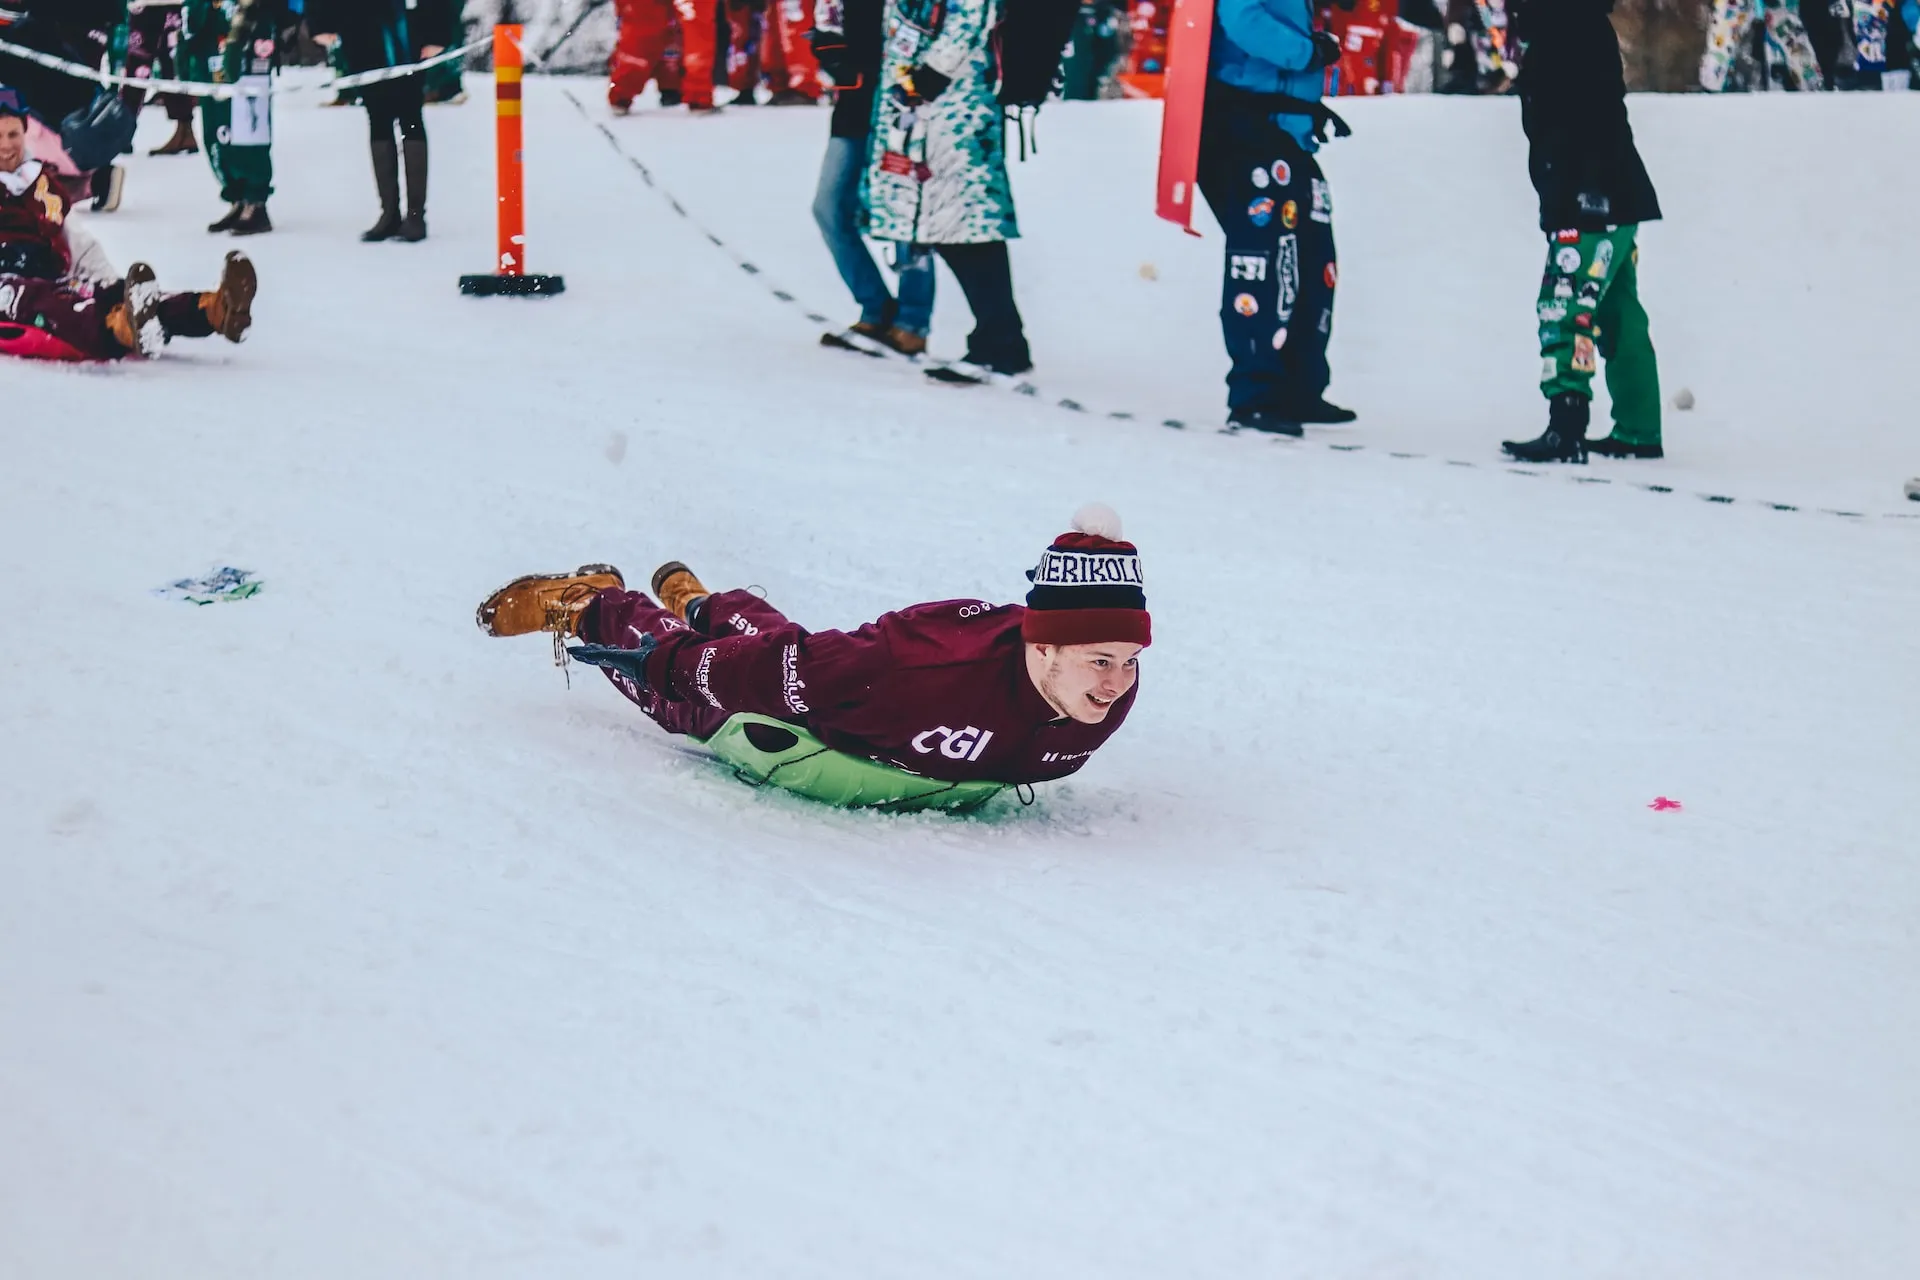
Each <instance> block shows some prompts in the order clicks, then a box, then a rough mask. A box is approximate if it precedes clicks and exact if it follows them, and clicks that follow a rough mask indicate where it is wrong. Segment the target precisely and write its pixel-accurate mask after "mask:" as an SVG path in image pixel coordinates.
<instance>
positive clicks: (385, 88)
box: [360, 75, 427, 142]
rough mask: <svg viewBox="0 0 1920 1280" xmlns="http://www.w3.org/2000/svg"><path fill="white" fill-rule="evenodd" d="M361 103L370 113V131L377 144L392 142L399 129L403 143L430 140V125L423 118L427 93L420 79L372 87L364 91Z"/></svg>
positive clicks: (382, 82)
mask: <svg viewBox="0 0 1920 1280" xmlns="http://www.w3.org/2000/svg"><path fill="white" fill-rule="evenodd" d="M360 101H361V103H362V105H364V106H365V107H366V109H367V128H368V131H369V133H370V135H371V137H372V140H373V141H375V142H392V141H393V131H394V130H395V128H398V129H399V130H400V137H401V139H402V140H403V141H404V140H405V139H408V138H424V137H426V136H427V126H426V122H425V121H423V120H422V119H421V118H420V111H421V109H422V107H423V106H424V105H425V103H426V91H425V90H424V89H423V88H422V87H421V83H420V77H419V76H417V75H413V76H408V77H406V78H405V79H404V80H383V81H381V82H379V83H377V84H370V85H368V86H367V87H366V88H364V89H362V90H360Z"/></svg>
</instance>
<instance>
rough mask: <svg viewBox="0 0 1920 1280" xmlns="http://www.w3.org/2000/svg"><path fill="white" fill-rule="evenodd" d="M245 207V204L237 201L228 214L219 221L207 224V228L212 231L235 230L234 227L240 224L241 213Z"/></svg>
mask: <svg viewBox="0 0 1920 1280" xmlns="http://www.w3.org/2000/svg"><path fill="white" fill-rule="evenodd" d="M243 208H244V206H243V205H241V204H239V203H238V202H235V204H234V206H233V208H231V209H229V210H227V216H226V217H224V218H222V219H220V221H218V222H213V223H209V224H208V225H207V230H209V231H212V232H221V231H231V230H233V229H234V227H235V226H236V225H238V224H239V222H240V213H241V210H242V209H243Z"/></svg>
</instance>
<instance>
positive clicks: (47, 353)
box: [0, 87, 257, 360]
mask: <svg viewBox="0 0 1920 1280" xmlns="http://www.w3.org/2000/svg"><path fill="white" fill-rule="evenodd" d="M68 212H69V209H68V205H67V199H66V196H65V194H64V193H63V192H62V190H61V188H60V185H59V183H58V181H57V180H56V179H55V177H54V175H53V174H51V173H50V172H48V171H47V170H46V169H45V168H44V167H43V166H42V165H41V164H40V162H39V161H37V160H34V159H31V158H30V157H29V156H28V154H27V119H26V108H25V106H24V104H22V102H21V100H20V97H19V95H18V94H17V93H16V92H15V91H14V90H12V89H8V88H5V87H0V352H5V353H8V354H12V355H24V356H34V357H39V358H42V359H56V360H117V359H119V358H121V357H122V356H127V355H132V354H135V353H138V354H140V355H143V356H148V357H151V356H155V355H158V354H159V353H160V348H161V346H162V345H163V344H164V343H165V342H166V341H167V340H168V339H170V338H205V337H210V336H212V335H213V334H216V333H217V334H219V335H221V336H222V337H224V338H226V339H227V340H228V341H229V342H238V341H240V340H241V339H242V338H243V337H245V336H246V333H247V329H248V328H249V327H250V326H251V325H252V323H253V317H252V305H253V295H254V291H255V288H256V285H257V282H256V280H255V277H254V270H253V264H252V263H251V262H249V261H247V257H246V255H245V254H242V253H229V254H228V255H227V264H226V268H225V270H224V271H222V272H221V276H220V284H219V287H218V288H216V289H214V290H213V291H211V292H208V293H162V292H160V288H159V286H158V285H157V284H156V283H155V277H154V272H153V268H152V267H150V266H148V265H147V264H146V263H144V262H136V263H134V264H133V265H132V266H131V267H129V268H128V269H127V274H126V276H125V277H124V278H122V277H121V276H120V275H119V273H118V272H116V271H115V270H114V269H113V266H112V264H110V263H109V262H108V261H107V257H106V254H105V253H103V252H102V251H101V249H100V246H99V244H98V243H97V242H96V241H95V240H94V239H93V237H92V236H90V235H88V234H87V233H86V232H85V231H84V230H82V229H81V228H80V227H78V226H76V225H73V224H71V223H69V222H68V221H67V214H68Z"/></svg>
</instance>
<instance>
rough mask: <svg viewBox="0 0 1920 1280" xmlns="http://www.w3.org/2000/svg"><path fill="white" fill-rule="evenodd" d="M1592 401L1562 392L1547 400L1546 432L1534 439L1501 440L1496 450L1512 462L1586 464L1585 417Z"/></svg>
mask: <svg viewBox="0 0 1920 1280" xmlns="http://www.w3.org/2000/svg"><path fill="white" fill-rule="evenodd" d="M1592 407H1593V406H1592V402H1591V401H1589V400H1588V399H1587V397H1585V396H1583V395H1581V394H1580V393H1579V392H1577V391H1562V392H1561V393H1560V394H1559V395H1557V396H1555V397H1554V398H1553V399H1551V400H1549V401H1547V430H1546V433H1545V434H1544V435H1542V436H1540V438H1539V439H1537V440H1525V441H1517V442H1516V441H1513V440H1503V441H1501V443H1500V447H1501V448H1502V449H1505V450H1506V451H1507V455H1508V456H1509V457H1511V458H1513V459H1514V460H1515V461H1516V462H1577V463H1580V464H1581V465H1583V466H1584V465H1585V464H1586V461H1587V415H1588V411H1589V410H1590V409H1591V408H1592Z"/></svg>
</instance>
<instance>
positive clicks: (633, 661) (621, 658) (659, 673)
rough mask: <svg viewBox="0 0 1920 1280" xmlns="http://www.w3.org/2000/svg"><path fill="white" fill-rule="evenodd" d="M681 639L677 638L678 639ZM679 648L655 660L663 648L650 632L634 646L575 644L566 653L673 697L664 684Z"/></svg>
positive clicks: (643, 686) (640, 686) (644, 688)
mask: <svg viewBox="0 0 1920 1280" xmlns="http://www.w3.org/2000/svg"><path fill="white" fill-rule="evenodd" d="M684 634H687V635H691V634H692V633H691V632H688V633H684ZM678 638H679V637H675V639H678ZM678 647H679V646H678V645H674V646H670V647H669V648H668V649H667V650H666V652H665V653H664V654H662V655H661V656H662V658H663V659H664V661H655V654H656V653H659V652H660V649H661V645H660V637H659V636H656V635H654V634H653V633H652V632H648V633H647V634H646V635H643V636H641V637H640V643H639V645H637V646H636V647H634V648H632V649H623V648H619V647H617V646H614V645H610V644H575V645H568V646H567V655H568V656H569V657H571V658H572V659H573V660H574V661H576V662H584V663H586V664H587V665H588V666H590V667H601V668H604V669H606V670H608V671H616V672H618V673H619V674H621V675H623V676H625V677H626V678H627V679H629V680H631V681H633V683H634V684H635V685H636V686H638V687H639V688H640V689H642V690H656V691H658V692H660V693H662V694H666V696H668V697H671V696H672V695H671V694H670V693H667V691H666V690H665V689H664V688H662V687H661V686H662V685H663V684H665V683H666V681H665V676H666V674H667V669H668V667H669V666H670V665H671V664H672V661H673V649H675V648H678ZM649 665H651V666H652V668H653V670H652V674H651V677H650V676H649V673H648V667H649Z"/></svg>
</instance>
